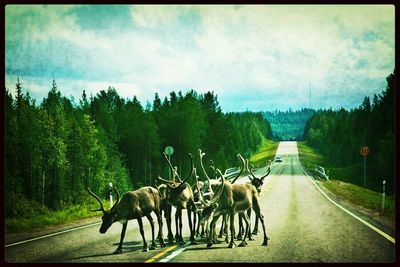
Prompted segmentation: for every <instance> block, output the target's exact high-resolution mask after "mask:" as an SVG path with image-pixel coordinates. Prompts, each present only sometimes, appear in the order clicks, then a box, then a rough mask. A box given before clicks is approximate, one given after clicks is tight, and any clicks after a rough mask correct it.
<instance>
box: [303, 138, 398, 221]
mask: <svg viewBox="0 0 400 267" xmlns="http://www.w3.org/2000/svg"><path fill="white" fill-rule="evenodd" d="M297 148H298V151H299V158H300V161H301V163H302V164H303V166H304V167H305V169H307V171H308V172H309V173H313V171H314V168H315V165H320V166H323V167H324V168H325V170H329V178H330V181H329V182H326V181H323V182H321V183H320V184H321V185H322V186H323V187H324V188H326V189H327V190H329V191H330V192H332V193H333V194H335V195H336V196H338V197H340V198H343V199H345V200H346V201H348V202H350V203H352V204H355V205H358V206H361V207H363V208H366V209H369V210H373V211H378V212H380V213H381V215H383V216H385V217H387V218H388V219H389V220H391V221H394V220H395V198H394V197H393V196H386V199H385V208H384V212H383V213H382V212H381V203H382V193H381V192H375V191H372V190H369V189H366V188H363V187H361V186H359V185H357V184H355V183H358V184H360V183H361V184H362V178H361V181H360V178H359V176H360V169H361V173H362V165H361V166H360V164H354V165H350V166H344V167H338V166H332V165H330V164H329V163H328V162H327V161H326V160H325V158H324V157H323V156H322V155H321V154H320V153H319V152H318V151H317V150H315V149H312V148H310V147H308V146H307V144H306V143H305V142H297ZM361 177H362V176H361Z"/></svg>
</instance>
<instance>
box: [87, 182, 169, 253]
mask: <svg viewBox="0 0 400 267" xmlns="http://www.w3.org/2000/svg"><path fill="white" fill-rule="evenodd" d="M87 190H88V192H89V193H90V194H91V195H92V196H93V197H94V198H95V199H96V200H97V201H98V202H99V203H100V209H97V210H92V211H102V212H103V216H102V218H101V219H102V221H103V222H102V224H101V226H100V233H102V234H104V233H106V232H107V230H108V228H110V226H111V225H112V224H113V223H114V222H120V223H121V224H122V231H121V239H120V241H119V245H118V248H117V249H116V250H115V252H114V254H121V253H122V242H123V240H124V237H125V231H126V227H127V225H128V221H129V220H133V219H137V221H138V223H139V227H140V234H141V235H142V239H143V250H142V251H144V252H147V251H148V249H149V248H148V246H147V242H146V239H145V237H144V231H143V222H142V217H144V216H146V217H147V219H148V220H149V222H150V225H151V236H152V241H151V246H150V250H153V249H155V248H156V247H157V245H156V243H155V242H154V222H153V218H152V217H151V213H152V212H154V213H155V214H156V216H157V221H158V230H159V236H160V239H159V241H160V245H161V247H164V246H165V243H164V240H163V238H162V219H161V216H160V196H159V194H158V191H157V189H155V188H153V187H151V186H146V187H142V188H140V189H137V190H135V191H129V192H126V193H125V194H124V195H123V196H122V198H121V201H120V198H119V193H118V191H117V190H116V189H115V188H114V187H113V190H114V191H115V192H116V194H117V201H116V202H115V204H114V205H113V206H112V207H111V209H110V210H108V211H106V210H104V207H103V202H102V201H101V200H100V198H99V197H98V196H96V195H95V194H94V193H93V192H92V191H90V189H89V188H87Z"/></svg>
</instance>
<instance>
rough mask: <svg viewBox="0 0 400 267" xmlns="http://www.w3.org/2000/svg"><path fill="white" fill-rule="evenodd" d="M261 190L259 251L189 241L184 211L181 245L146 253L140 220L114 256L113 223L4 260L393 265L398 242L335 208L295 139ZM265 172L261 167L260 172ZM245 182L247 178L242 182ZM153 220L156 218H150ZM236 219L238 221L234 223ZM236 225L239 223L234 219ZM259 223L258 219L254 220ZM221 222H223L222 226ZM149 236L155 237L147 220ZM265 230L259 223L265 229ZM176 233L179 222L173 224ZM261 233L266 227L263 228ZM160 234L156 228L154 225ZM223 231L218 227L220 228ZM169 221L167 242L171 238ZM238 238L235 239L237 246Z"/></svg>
mask: <svg viewBox="0 0 400 267" xmlns="http://www.w3.org/2000/svg"><path fill="white" fill-rule="evenodd" d="M277 154H279V155H282V157H283V162H282V163H274V164H273V166H272V171H271V174H270V175H269V176H268V177H267V178H266V183H265V185H264V187H263V190H262V193H261V207H262V213H263V215H264V217H265V226H266V230H267V235H268V236H269V238H270V240H269V244H268V246H267V247H265V246H261V244H262V241H263V240H262V233H259V234H258V235H255V236H254V238H255V240H254V241H248V246H247V247H235V248H233V249H230V248H228V244H227V243H225V242H224V239H223V238H221V239H219V243H218V244H215V245H213V246H212V247H211V248H206V244H205V242H204V240H203V239H201V238H198V239H197V240H198V244H197V245H190V244H189V229H188V226H187V217H186V211H184V215H185V217H184V219H183V223H184V235H183V236H184V239H185V241H186V244H185V245H183V246H178V245H167V246H166V247H164V248H160V247H158V248H157V249H156V250H152V251H149V252H142V251H141V250H142V239H141V236H140V233H139V228H138V223H137V221H136V220H134V221H130V222H129V223H128V228H127V232H126V236H125V240H124V245H123V254H120V255H113V254H112V253H113V252H114V250H115V249H116V248H117V246H118V243H119V237H120V232H121V229H122V225H121V224H119V223H114V224H113V225H112V226H111V227H110V229H109V230H108V231H107V233H106V234H100V233H99V228H100V225H93V226H89V227H86V228H82V229H78V230H75V231H70V232H67V233H62V234H58V235H54V236H51V237H47V238H43V239H39V240H35V241H31V242H26V243H23V244H19V245H13V246H6V247H5V261H6V262H394V261H395V244H394V243H393V241H390V240H388V239H387V238H385V237H384V236H382V234H379V233H378V232H377V231H375V230H373V229H371V228H370V227H368V226H367V225H365V224H363V223H362V222H360V221H359V220H357V219H356V218H354V217H352V216H350V215H349V214H348V213H346V212H345V211H343V210H342V209H340V208H339V207H337V206H336V205H334V204H333V203H331V202H330V201H329V200H328V199H327V198H326V197H325V196H324V195H323V194H322V193H321V192H320V191H319V190H318V189H317V187H316V186H315V185H314V183H313V182H312V181H311V179H310V178H309V177H307V176H306V175H305V173H304V171H303V170H302V168H301V166H300V164H299V161H298V155H297V146H296V143H295V142H281V143H280V145H279V147H278V151H277ZM265 171H266V169H265V168H262V169H259V170H258V171H257V172H256V174H258V175H262V173H263V172H265ZM246 181H248V180H247V178H246V177H243V178H241V179H240V180H239V182H246ZM153 217H154V216H153ZM235 219H236V218H235ZM235 221H236V222H235V223H236V224H237V219H236V220H235ZM252 221H253V222H254V214H253V215H252ZM220 222H221V220H220V221H219V223H218V224H220ZM144 225H145V235H146V239H147V241H148V243H150V239H151V232H150V225H149V223H148V222H147V219H145V218H144ZM260 226H261V225H260ZM172 228H173V229H175V226H174V223H173V226H172ZM259 229H260V230H261V227H259ZM156 230H157V227H156ZM218 230H219V229H218ZM166 232H167V231H166V226H165V223H164V237H165V236H166ZM239 242H240V241H236V244H239Z"/></svg>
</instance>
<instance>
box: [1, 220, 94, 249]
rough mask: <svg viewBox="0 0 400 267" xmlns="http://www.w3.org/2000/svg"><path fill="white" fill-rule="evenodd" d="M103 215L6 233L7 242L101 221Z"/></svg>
mask: <svg viewBox="0 0 400 267" xmlns="http://www.w3.org/2000/svg"><path fill="white" fill-rule="evenodd" d="M100 221H101V217H99V216H95V217H89V218H86V219H80V220H76V221H72V222H69V223H66V224H61V225H51V226H47V227H45V228H41V229H36V230H33V231H30V232H23V233H14V234H5V244H6V245H7V244H11V243H16V242H19V241H23V240H27V239H31V238H36V237H40V236H44V235H48V234H53V233H57V232H61V231H64V230H68V229H73V228H76V227H79V226H84V225H88V224H92V223H96V222H100Z"/></svg>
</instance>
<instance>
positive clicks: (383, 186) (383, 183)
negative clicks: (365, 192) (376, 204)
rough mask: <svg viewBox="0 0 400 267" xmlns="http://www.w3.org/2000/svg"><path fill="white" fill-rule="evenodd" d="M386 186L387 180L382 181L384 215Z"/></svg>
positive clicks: (383, 209)
mask: <svg viewBox="0 0 400 267" xmlns="http://www.w3.org/2000/svg"><path fill="white" fill-rule="evenodd" d="M385 184H386V180H383V181H382V208H381V210H382V213H383V212H384V211H385Z"/></svg>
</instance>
